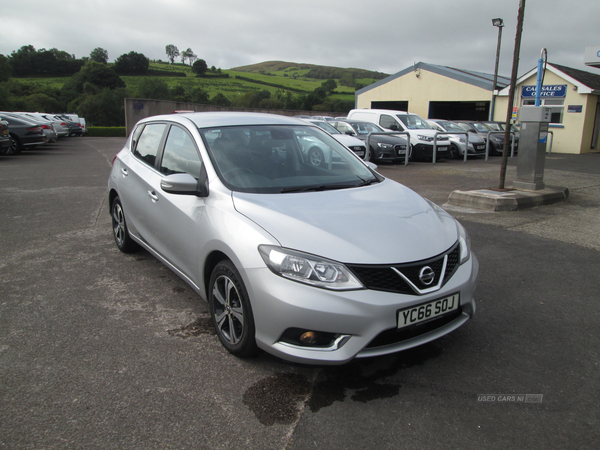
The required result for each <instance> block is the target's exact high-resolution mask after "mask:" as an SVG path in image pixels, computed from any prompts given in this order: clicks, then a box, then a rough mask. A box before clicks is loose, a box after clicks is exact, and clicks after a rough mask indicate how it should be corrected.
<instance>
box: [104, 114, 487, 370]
mask: <svg viewBox="0 0 600 450" xmlns="http://www.w3.org/2000/svg"><path fill="white" fill-rule="evenodd" d="M304 134H308V135H310V136H312V138H313V139H315V140H318V141H321V142H322V143H323V145H326V146H327V147H329V148H330V149H331V151H332V152H333V154H334V155H335V158H336V159H337V160H339V163H338V164H332V165H331V166H328V165H326V166H323V167H314V166H313V165H312V164H310V162H309V161H307V160H306V159H305V158H304V156H303V154H302V144H301V143H300V142H299V141H300V138H299V136H302V135H304ZM369 164H371V163H368V162H364V161H362V160H361V159H360V158H358V157H357V156H356V155H355V154H354V153H353V152H351V151H349V150H348V149H347V148H346V147H345V146H343V145H341V144H340V143H339V142H338V141H336V140H335V139H334V138H333V137H332V136H331V135H329V134H328V133H326V132H325V131H323V130H322V129H320V128H319V127H317V126H313V125H309V124H307V123H306V122H305V121H303V120H298V119H294V118H291V117H285V116H278V115H271V114H256V113H242V112H229V113H226V112H221V113H219V112H210V113H209V112H200V113H190V114H172V115H159V116H152V117H147V118H145V119H142V120H141V121H139V122H138V123H137V124H136V126H135V127H134V129H133V131H132V133H131V134H130V136H129V138H128V139H127V141H126V143H125V146H124V148H123V149H122V150H121V151H120V152H119V153H118V154H117V155H116V156H115V158H114V160H113V166H112V170H111V173H110V176H109V179H108V204H109V205H110V206H109V210H110V214H111V217H112V229H113V234H114V239H115V243H116V245H117V247H118V248H119V249H120V250H121V251H123V252H132V251H135V250H136V249H137V248H139V247H143V248H145V249H146V250H147V251H149V252H150V253H151V254H153V255H154V256H156V257H157V258H158V259H159V260H160V261H162V262H163V263H164V264H166V265H167V266H168V267H169V268H170V269H171V270H173V271H174V272H175V273H176V274H178V275H179V276H180V277H181V278H182V279H183V280H185V281H186V282H187V283H188V284H189V285H190V286H191V287H192V288H193V289H194V290H195V291H196V292H197V293H198V294H199V295H200V296H201V297H202V298H204V299H206V300H207V302H208V306H209V311H210V316H211V318H212V321H213V323H214V325H215V329H216V332H217V336H218V338H219V340H220V341H221V343H222V344H223V346H224V347H225V348H226V349H227V350H228V351H229V352H230V353H232V354H234V355H238V356H250V355H253V354H255V353H256V352H257V351H258V349H262V350H264V351H267V352H269V353H271V354H273V355H276V356H278V357H280V358H283V359H286V360H290V361H297V362H302V363H315V364H342V363H345V362H347V361H350V360H351V359H353V358H355V357H368V356H377V355H385V354H390V353H394V352H398V351H401V350H404V349H408V348H412V347H415V346H418V345H421V344H424V343H426V342H430V341H432V340H434V339H437V338H439V337H441V336H443V335H446V334H447V333H450V332H451V331H453V330H455V329H457V328H458V327H460V326H461V325H463V324H464V323H465V322H466V321H467V320H468V319H469V318H471V317H472V316H473V314H474V313H475V301H474V298H473V295H474V289H475V285H476V279H477V274H478V268H479V264H478V261H477V258H476V257H475V255H474V254H473V253H472V252H471V249H470V244H469V239H468V237H467V233H466V231H465V229H464V228H463V227H462V226H461V225H460V224H459V223H458V222H457V221H456V220H455V219H454V218H452V216H450V215H449V214H448V213H446V212H445V211H444V210H442V209H441V208H439V207H438V206H436V205H435V204H433V203H431V202H429V201H428V200H425V199H424V198H422V197H420V196H419V195H418V194H416V193H415V192H414V191H412V190H410V189H408V188H406V187H405V186H403V185H401V184H399V183H396V182H395V181H393V180H389V179H386V178H385V177H383V176H381V175H380V174H378V173H377V172H375V171H374V170H373V169H372V168H371V166H369Z"/></svg>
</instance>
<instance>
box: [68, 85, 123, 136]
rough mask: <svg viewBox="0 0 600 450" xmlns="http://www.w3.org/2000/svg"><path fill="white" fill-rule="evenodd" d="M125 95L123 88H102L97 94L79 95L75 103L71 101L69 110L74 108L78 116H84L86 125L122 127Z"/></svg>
mask: <svg viewBox="0 0 600 450" xmlns="http://www.w3.org/2000/svg"><path fill="white" fill-rule="evenodd" d="M127 97H128V93H127V90H126V89H124V88H119V89H102V90H100V92H98V93H97V94H94V95H86V96H83V97H80V98H79V99H78V101H77V103H75V102H73V103H71V108H69V110H70V111H72V110H75V111H77V114H79V116H80V117H85V120H86V122H87V123H88V125H101V126H105V127H122V126H124V125H125V108H124V101H123V100H124V99H125V98H127ZM75 105H76V106H75Z"/></svg>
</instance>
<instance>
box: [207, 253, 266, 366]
mask: <svg viewBox="0 0 600 450" xmlns="http://www.w3.org/2000/svg"><path fill="white" fill-rule="evenodd" d="M208 305H209V308H210V315H211V317H212V319H213V323H214V325H215V329H216V330H217V336H219V340H220V341H221V344H223V346H224V347H225V348H226V349H227V351H228V352H229V353H231V354H233V355H235V356H240V357H249V356H254V355H256V353H257V352H258V347H257V345H256V340H255V337H254V336H255V327H254V316H253V314H252V308H251V306H250V300H249V299H248V292H247V291H246V287H245V286H244V282H243V281H242V277H241V276H240V274H239V272H238V271H237V269H236V268H235V266H234V265H233V263H232V262H231V261H229V260H223V261H221V262H219V263H218V264H217V265H216V266H215V268H214V270H213V272H212V275H211V277H210V282H209V284H208Z"/></svg>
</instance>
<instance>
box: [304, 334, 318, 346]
mask: <svg viewBox="0 0 600 450" xmlns="http://www.w3.org/2000/svg"><path fill="white" fill-rule="evenodd" d="M315 342H317V333H315V332H314V331H306V332H304V333H302V334H301V335H300V343H301V344H303V345H313V344H314V343H315Z"/></svg>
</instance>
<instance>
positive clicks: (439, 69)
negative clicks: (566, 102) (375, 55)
mask: <svg viewBox="0 0 600 450" xmlns="http://www.w3.org/2000/svg"><path fill="white" fill-rule="evenodd" d="M420 70H427V71H428V72H432V73H435V74H438V75H442V76H445V77H448V78H452V79H455V80H457V81H460V82H463V83H468V84H472V85H474V86H477V87H480V88H482V89H486V90H488V91H490V92H491V91H492V85H493V84H494V74H489V73H483V72H474V71H472V70H463V69H455V68H453V67H448V66H438V65H435V64H427V63H424V62H419V63H416V64H414V65H413V66H411V67H407V68H406V69H404V70H402V71H400V72H398V73H395V74H393V75H390V76H389V77H387V78H384V79H382V80H379V81H377V82H375V83H373V84H370V85H369V86H367V87H364V88H362V89H359V90H358V91H356V94H357V95H359V94H362V93H364V92H367V91H370V90H371V89H375V88H377V87H379V86H382V85H384V84H386V83H389V82H390V81H393V80H395V79H396V78H400V77H403V76H404V75H406V74H408V73H411V72H419V71H420ZM509 84H510V77H504V76H501V75H498V79H497V82H496V86H497V89H503V88H504V87H506V86H508V85H509Z"/></svg>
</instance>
